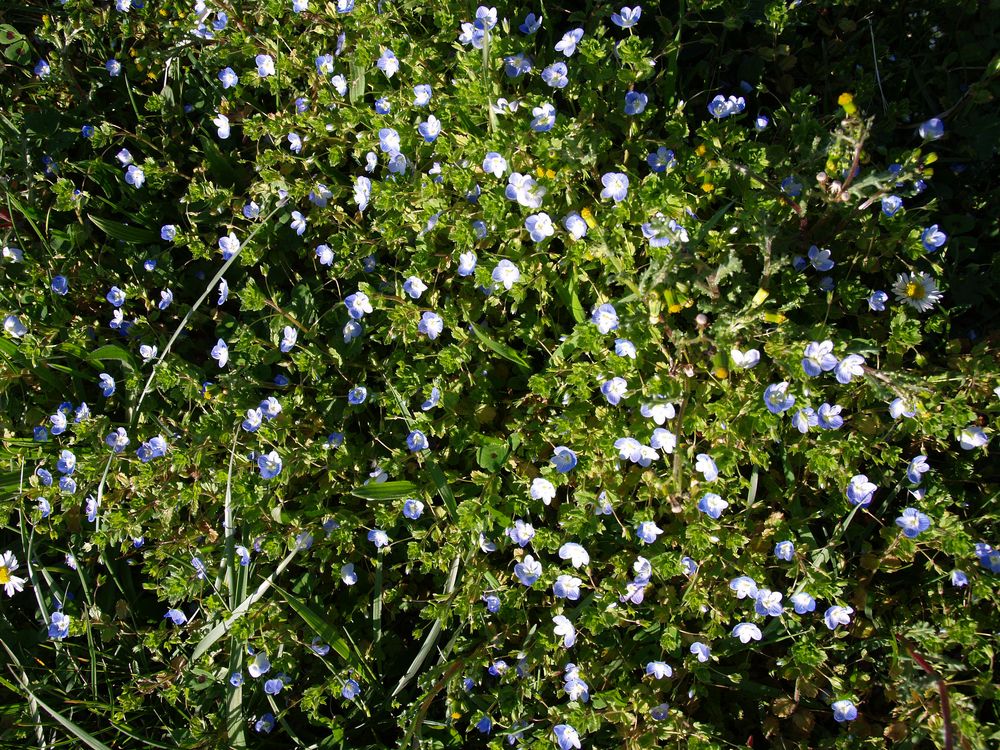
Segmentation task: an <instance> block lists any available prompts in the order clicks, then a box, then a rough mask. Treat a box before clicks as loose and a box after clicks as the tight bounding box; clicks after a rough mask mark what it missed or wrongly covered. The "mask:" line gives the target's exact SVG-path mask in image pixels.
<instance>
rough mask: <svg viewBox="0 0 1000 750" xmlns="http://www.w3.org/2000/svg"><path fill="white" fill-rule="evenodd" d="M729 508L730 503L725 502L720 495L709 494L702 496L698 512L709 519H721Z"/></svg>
mask: <svg viewBox="0 0 1000 750" xmlns="http://www.w3.org/2000/svg"><path fill="white" fill-rule="evenodd" d="M727 507H729V503H727V502H726V501H725V500H723V499H722V498H721V497H720V496H719V495H716V494H715V493H714V492H707V493H705V495H703V496H702V498H701V500H699V501H698V510H700V511H701V512H702V513H704V514H705V515H707V516H708V517H709V518H714V519H716V520H718V519H719V516H721V515H722V511H724V510H725V509H726V508H727Z"/></svg>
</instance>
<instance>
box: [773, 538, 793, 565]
mask: <svg viewBox="0 0 1000 750" xmlns="http://www.w3.org/2000/svg"><path fill="white" fill-rule="evenodd" d="M794 555H795V545H794V544H792V543H791V542H790V541H788V540H785V541H783V542H778V543H777V544H776V545H774V556H775V557H777V558H778V559H779V560H784V561H786V562H791V560H792V557H793V556H794Z"/></svg>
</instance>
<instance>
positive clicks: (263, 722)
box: [253, 711, 275, 734]
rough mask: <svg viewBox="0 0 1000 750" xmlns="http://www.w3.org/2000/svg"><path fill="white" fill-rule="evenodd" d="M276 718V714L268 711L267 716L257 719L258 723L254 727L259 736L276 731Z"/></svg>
mask: <svg viewBox="0 0 1000 750" xmlns="http://www.w3.org/2000/svg"><path fill="white" fill-rule="evenodd" d="M274 723H275V718H274V714H272V713H271V712H270V711H268V712H267V713H266V714H264V715H263V716H261V717H260V718H259V719H257V721H256V723H255V724H254V725H253V728H254V731H255V732H257V733H258V734H269V733H270V732H271V730H272V729H274Z"/></svg>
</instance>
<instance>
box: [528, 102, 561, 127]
mask: <svg viewBox="0 0 1000 750" xmlns="http://www.w3.org/2000/svg"><path fill="white" fill-rule="evenodd" d="M531 115H532V117H533V119H532V121H531V129H532V130H534V131H535V132H536V133H547V132H549V131H550V130H552V128H553V127H555V124H556V108H555V107H553V106H552V105H551V104H549V103H548V102H545V103H544V104H542V105H540V106H538V107H535V108H534V109H532V110H531Z"/></svg>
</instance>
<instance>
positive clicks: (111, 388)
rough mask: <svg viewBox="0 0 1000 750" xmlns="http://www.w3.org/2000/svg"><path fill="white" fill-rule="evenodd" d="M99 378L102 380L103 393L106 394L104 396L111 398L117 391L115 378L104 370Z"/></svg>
mask: <svg viewBox="0 0 1000 750" xmlns="http://www.w3.org/2000/svg"><path fill="white" fill-rule="evenodd" d="M98 380H99V381H100V386H101V393H103V394H104V398H110V397H111V395H112V394H113V393H114V392H115V379H114V378H112V377H111V376H110V375H108V373H106V372H102V373H101V374H100V376H99V377H98Z"/></svg>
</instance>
